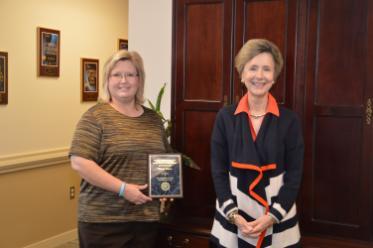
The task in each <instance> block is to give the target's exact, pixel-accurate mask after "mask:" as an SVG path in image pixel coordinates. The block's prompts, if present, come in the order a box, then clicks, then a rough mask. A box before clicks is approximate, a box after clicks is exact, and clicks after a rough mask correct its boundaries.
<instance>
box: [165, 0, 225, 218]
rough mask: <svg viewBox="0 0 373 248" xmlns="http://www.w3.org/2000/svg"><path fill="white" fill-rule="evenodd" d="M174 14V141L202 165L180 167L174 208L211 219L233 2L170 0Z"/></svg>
mask: <svg viewBox="0 0 373 248" xmlns="http://www.w3.org/2000/svg"><path fill="white" fill-rule="evenodd" d="M174 13H176V15H175V14H174V25H175V26H174V39H175V40H174V46H175V47H174V55H173V59H174V61H173V62H174V63H173V65H174V69H173V104H172V105H173V107H174V109H173V111H172V116H173V121H174V127H173V144H174V146H175V147H176V148H177V149H178V150H179V151H181V152H183V153H185V154H187V155H188V156H190V157H191V158H192V159H193V160H194V161H195V162H196V163H197V164H198V165H199V166H200V167H201V171H196V170H193V169H190V168H184V192H185V195H184V198H183V199H182V200H180V201H178V213H180V214H181V213H183V215H184V217H185V216H187V217H188V216H193V217H197V218H202V217H203V218H206V217H207V218H210V219H212V216H213V214H214V211H213V209H214V206H215V204H214V203H215V193H214V190H213V185H212V179H211V170H210V138H211V131H212V127H213V124H214V121H215V116H216V113H217V111H218V110H219V109H220V108H221V107H222V106H223V105H224V104H228V103H229V102H230V88H229V87H230V81H231V79H230V77H231V69H230V68H231V66H230V65H231V56H230V54H231V50H230V49H231V44H232V41H231V32H232V1H224V0H219V1H216V0H213V1H210V0H209V1H205V0H180V1H174ZM185 213H187V215H185Z"/></svg>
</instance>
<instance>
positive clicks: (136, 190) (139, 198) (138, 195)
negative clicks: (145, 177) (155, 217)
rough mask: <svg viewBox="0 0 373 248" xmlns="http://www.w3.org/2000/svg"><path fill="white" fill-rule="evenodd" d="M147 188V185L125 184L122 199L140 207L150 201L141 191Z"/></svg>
mask: <svg viewBox="0 0 373 248" xmlns="http://www.w3.org/2000/svg"><path fill="white" fill-rule="evenodd" d="M147 187H148V185H147V184H144V185H137V184H130V183H127V184H126V189H125V191H124V198H126V199H127V200H128V201H130V202H132V203H134V204H136V205H140V204H144V203H146V202H149V201H151V200H152V198H150V197H149V196H146V195H144V194H143V193H142V192H141V191H142V190H144V189H146V188H147Z"/></svg>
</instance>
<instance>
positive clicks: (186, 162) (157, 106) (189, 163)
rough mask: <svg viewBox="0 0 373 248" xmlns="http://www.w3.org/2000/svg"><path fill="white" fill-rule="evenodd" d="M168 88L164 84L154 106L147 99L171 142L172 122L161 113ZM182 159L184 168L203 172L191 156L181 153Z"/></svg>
mask: <svg viewBox="0 0 373 248" xmlns="http://www.w3.org/2000/svg"><path fill="white" fill-rule="evenodd" d="M165 88H166V83H164V84H163V86H162V88H161V89H160V90H159V92H158V96H157V101H156V104H155V105H154V104H153V103H152V102H151V101H150V100H149V99H147V101H148V104H149V106H150V108H151V109H152V110H154V111H155V112H156V113H157V114H158V115H159V117H160V118H161V120H162V122H163V125H164V127H165V130H166V137H167V140H170V137H171V129H172V122H171V120H170V119H166V118H165V117H164V115H163V113H162V112H161V104H162V98H163V94H164V90H165ZM172 149H173V150H174V151H176V150H175V149H174V148H172ZM181 156H182V159H183V166H187V167H190V168H193V169H196V170H201V168H200V167H199V166H198V165H197V164H196V163H195V162H194V161H193V159H191V158H190V157H189V156H187V155H185V154H184V153H181Z"/></svg>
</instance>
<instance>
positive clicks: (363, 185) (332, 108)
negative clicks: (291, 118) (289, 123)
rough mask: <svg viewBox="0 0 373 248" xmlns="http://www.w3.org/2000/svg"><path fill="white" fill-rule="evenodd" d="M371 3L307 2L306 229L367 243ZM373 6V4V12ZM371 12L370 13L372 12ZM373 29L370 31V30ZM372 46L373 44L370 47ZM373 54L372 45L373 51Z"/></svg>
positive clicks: (304, 194)
mask: <svg viewBox="0 0 373 248" xmlns="http://www.w3.org/2000/svg"><path fill="white" fill-rule="evenodd" d="M368 2H369V1H368V0H364V1H354V0H343V1H336V0H334V1H332V0H320V1H309V12H308V23H309V26H308V32H307V36H308V49H307V70H306V91H305V96H306V106H305V130H306V136H305V143H306V151H305V178H304V190H303V198H304V204H303V207H302V209H303V215H302V216H303V221H304V225H303V227H304V229H305V230H306V232H312V233H321V234H327V235H336V236H342V237H345V238H359V239H369V237H370V235H371V234H370V231H369V229H370V228H369V226H370V225H371V223H372V213H371V209H372V202H371V197H372V193H373V191H372V188H371V187H370V186H369V185H370V184H369V181H370V180H372V173H369V172H370V171H371V168H370V167H372V166H373V165H372V158H371V157H369V156H367V154H366V153H367V152H368V153H370V154H372V151H368V149H369V148H370V149H371V143H372V139H373V136H372V126H371V125H370V126H369V125H367V124H366V122H365V117H366V116H365V103H366V100H367V97H368V96H371V95H373V91H372V84H373V82H372V81H371V80H370V81H369V80H367V79H368V78H369V77H372V72H371V71H372V70H369V64H371V63H372V62H371V60H372V57H369V56H368V54H367V53H366V50H367V45H368V44H369V43H368V39H369V37H370V36H371V34H370V32H372V31H369V30H368V29H367V27H368V25H367V23H368V22H367V21H368V15H367V13H368V11H367V9H368ZM370 5H371V4H370ZM370 8H371V6H370ZM368 24H370V23H368ZM371 44H373V43H371ZM369 46H372V45H369Z"/></svg>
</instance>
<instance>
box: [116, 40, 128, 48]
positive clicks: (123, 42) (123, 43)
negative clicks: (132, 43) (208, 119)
mask: <svg viewBox="0 0 373 248" xmlns="http://www.w3.org/2000/svg"><path fill="white" fill-rule="evenodd" d="M122 49H124V50H128V40H125V39H118V50H122Z"/></svg>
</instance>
